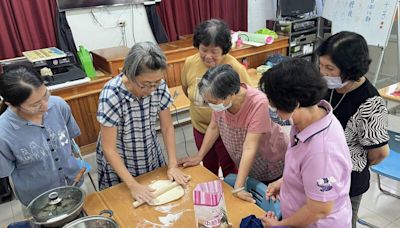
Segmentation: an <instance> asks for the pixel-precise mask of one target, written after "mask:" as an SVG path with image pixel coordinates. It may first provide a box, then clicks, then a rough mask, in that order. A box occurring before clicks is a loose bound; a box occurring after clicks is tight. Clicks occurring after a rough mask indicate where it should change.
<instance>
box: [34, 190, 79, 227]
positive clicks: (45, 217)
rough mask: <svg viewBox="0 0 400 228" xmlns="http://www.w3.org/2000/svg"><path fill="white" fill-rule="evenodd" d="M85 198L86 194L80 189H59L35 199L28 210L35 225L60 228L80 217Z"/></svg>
mask: <svg viewBox="0 0 400 228" xmlns="http://www.w3.org/2000/svg"><path fill="white" fill-rule="evenodd" d="M84 198H85V193H84V192H83V191H82V190H81V189H80V188H78V187H72V186H63V187H58V188H54V189H51V190H49V191H47V192H44V193H42V194H41V195H39V196H38V197H36V198H35V199H33V200H32V201H31V202H30V203H29V205H28V210H29V213H30V214H31V215H32V218H33V222H34V223H35V224H37V225H41V226H46V227H58V226H62V225H64V224H66V223H68V222H70V221H72V220H74V219H76V218H77V217H78V216H79V214H80V213H81V210H82V206H83V203H84Z"/></svg>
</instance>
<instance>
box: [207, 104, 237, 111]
mask: <svg viewBox="0 0 400 228" xmlns="http://www.w3.org/2000/svg"><path fill="white" fill-rule="evenodd" d="M208 105H209V106H210V108H211V109H212V110H214V111H216V112H222V111H225V110H227V109H228V108H230V107H231V106H232V102H230V103H229V104H228V105H227V106H225V105H224V103H220V104H212V103H208Z"/></svg>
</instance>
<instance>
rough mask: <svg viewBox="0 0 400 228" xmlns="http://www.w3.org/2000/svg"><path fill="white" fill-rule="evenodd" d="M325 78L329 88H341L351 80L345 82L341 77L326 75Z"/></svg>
mask: <svg viewBox="0 0 400 228" xmlns="http://www.w3.org/2000/svg"><path fill="white" fill-rule="evenodd" d="M323 78H324V79H325V81H326V85H327V86H328V89H339V88H342V87H343V86H345V85H347V83H349V81H346V82H344V83H343V82H342V78H341V77H331V76H324V77H323Z"/></svg>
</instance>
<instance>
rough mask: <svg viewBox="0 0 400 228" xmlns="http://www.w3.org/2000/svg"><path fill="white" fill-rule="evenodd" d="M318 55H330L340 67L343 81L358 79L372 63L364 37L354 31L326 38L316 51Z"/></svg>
mask: <svg viewBox="0 0 400 228" xmlns="http://www.w3.org/2000/svg"><path fill="white" fill-rule="evenodd" d="M315 54H316V55H317V56H324V55H328V56H329V57H330V58H331V60H332V62H333V63H334V64H335V65H336V66H337V67H338V68H339V69H340V71H341V77H342V80H343V81H347V80H352V81H358V79H360V78H361V77H362V76H364V75H365V74H366V73H367V72H368V70H369V65H370V63H371V58H370V56H369V51H368V45H367V42H366V41H365V39H364V37H363V36H361V35H359V34H357V33H354V32H347V31H344V32H339V33H336V34H335V35H332V36H330V37H329V38H328V39H326V40H325V41H324V42H323V43H322V44H321V45H320V46H319V47H318V48H317V49H316V51H315Z"/></svg>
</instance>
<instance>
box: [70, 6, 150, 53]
mask: <svg viewBox="0 0 400 228" xmlns="http://www.w3.org/2000/svg"><path fill="white" fill-rule="evenodd" d="M92 13H93V14H94V15H95V18H96V19H97V21H98V22H96V21H95V19H94V17H93V16H92ZM66 16H67V20H68V23H69V26H70V27H71V30H72V34H73V36H74V40H75V44H76V46H77V48H78V47H79V45H83V46H84V47H85V48H86V49H88V50H95V49H99V48H108V47H115V46H119V45H123V42H122V37H123V36H122V34H121V28H120V27H118V26H117V24H118V22H125V24H126V27H125V28H126V41H127V42H126V46H128V47H131V46H132V45H133V44H134V43H135V40H136V42H140V41H152V42H156V41H155V39H154V36H153V33H152V31H151V28H150V25H149V22H148V20H147V15H146V10H145V8H144V6H143V5H141V4H139V5H126V6H109V7H102V8H93V9H78V10H71V11H67V12H66Z"/></svg>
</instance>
